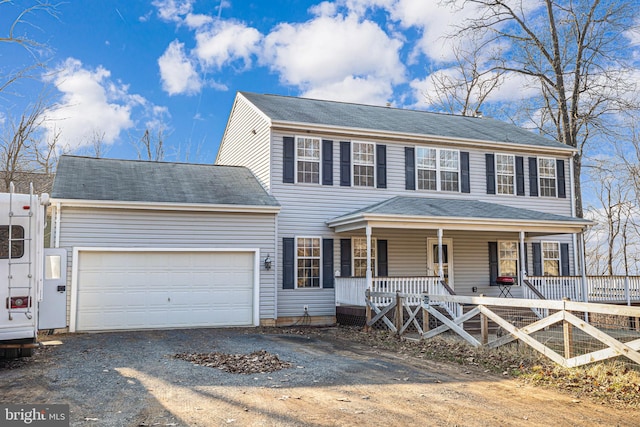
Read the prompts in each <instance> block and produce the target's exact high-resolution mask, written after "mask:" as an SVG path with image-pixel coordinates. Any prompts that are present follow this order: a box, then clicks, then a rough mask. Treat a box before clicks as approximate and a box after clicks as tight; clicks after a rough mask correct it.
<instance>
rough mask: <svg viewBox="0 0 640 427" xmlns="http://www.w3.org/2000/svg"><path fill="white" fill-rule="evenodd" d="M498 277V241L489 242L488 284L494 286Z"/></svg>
mask: <svg viewBox="0 0 640 427" xmlns="http://www.w3.org/2000/svg"><path fill="white" fill-rule="evenodd" d="M497 279H498V242H489V285H491V286H495V285H496V280H497Z"/></svg>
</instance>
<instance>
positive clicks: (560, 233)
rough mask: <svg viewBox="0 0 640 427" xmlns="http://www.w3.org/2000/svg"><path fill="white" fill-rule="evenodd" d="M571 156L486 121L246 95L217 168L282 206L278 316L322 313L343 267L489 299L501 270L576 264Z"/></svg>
mask: <svg viewBox="0 0 640 427" xmlns="http://www.w3.org/2000/svg"><path fill="white" fill-rule="evenodd" d="M574 153H575V150H574V149H572V148H571V147H568V146H566V145H562V144H559V143H557V142H554V141H550V140H548V139H546V138H543V137H541V136H539V135H536V134H534V133H532V132H529V131H527V130H525V129H522V128H519V127H517V126H514V125H510V124H507V123H503V122H500V121H497V120H493V119H490V118H478V117H463V116H455V115H447V114H434V113H429V112H423V111H411V110H403V109H394V108H387V107H376V106H367V105H358V104H349V103H341V102H331V101H321V100H312V99H303V98H294V97H285V96H277V95H260V94H255V93H245V92H240V93H238V94H237V96H236V99H235V102H234V104H233V108H232V110H231V114H230V117H229V120H228V123H227V127H226V131H225V133H224V137H223V140H222V143H221V146H220V150H219V152H218V156H217V159H216V164H218V165H237V166H245V167H247V168H249V169H250V170H251V171H252V172H253V173H254V174H255V176H256V177H257V178H258V180H259V181H260V183H261V184H262V185H263V187H264V188H265V189H266V190H267V192H268V193H269V194H270V195H272V196H274V197H275V198H276V199H277V200H278V202H279V203H280V205H281V210H280V212H279V213H278V215H277V236H276V241H277V250H276V254H275V257H274V265H275V274H276V277H275V282H276V284H277V285H276V287H277V300H276V307H275V312H276V319H277V323H278V324H293V323H296V322H300V318H301V316H303V315H308V316H310V317H311V318H312V320H310V321H312V322H316V323H330V322H332V319H333V317H334V316H335V292H336V290H335V286H336V284H340V286H355V283H357V280H353V281H350V280H345V279H344V278H345V277H348V278H358V277H361V278H365V279H364V280H366V281H367V282H368V283H369V286H370V283H371V281H373V280H375V278H376V276H377V277H414V278H415V277H429V276H438V277H441V278H442V279H444V281H445V282H446V283H447V284H448V286H449V287H450V288H452V289H454V290H455V291H456V293H458V294H468V295H473V294H480V293H483V294H487V295H496V294H497V292H498V289H497V288H496V287H495V286H493V287H492V285H495V282H496V278H497V277H499V276H511V277H514V278H516V281H517V282H520V281H521V280H522V277H523V276H524V275H525V274H528V275H530V276H560V275H564V276H567V275H575V274H578V272H579V265H580V262H579V260H580V256H579V255H580V250H579V248H580V242H581V240H582V239H581V236H580V233H582V232H583V230H584V229H585V227H586V226H588V225H589V221H585V220H582V219H579V218H576V217H575V206H574V197H573V188H574V186H573V179H574V178H573V168H572V156H573V155H574ZM367 272H369V273H370V274H367ZM336 276H338V277H339V279H338V280H335V277H336ZM360 282H362V279H361V280H360ZM365 283H366V282H365ZM511 293H512V294H514V295H515V296H518V295H519V294H520V292H519V288H518V287H514V288H513V289H511ZM362 298H364V295H363V296H362Z"/></svg>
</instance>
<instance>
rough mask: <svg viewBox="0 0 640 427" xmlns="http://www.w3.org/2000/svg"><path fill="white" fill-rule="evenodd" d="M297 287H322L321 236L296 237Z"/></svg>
mask: <svg viewBox="0 0 640 427" xmlns="http://www.w3.org/2000/svg"><path fill="white" fill-rule="evenodd" d="M296 246H297V250H296V260H297V269H296V271H297V279H296V283H297V287H298V288H319V287H320V238H319V237H298V238H297V239H296Z"/></svg>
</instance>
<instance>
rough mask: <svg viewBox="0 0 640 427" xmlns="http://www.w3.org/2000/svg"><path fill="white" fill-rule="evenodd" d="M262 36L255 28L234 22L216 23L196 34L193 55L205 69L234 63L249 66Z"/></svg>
mask: <svg viewBox="0 0 640 427" xmlns="http://www.w3.org/2000/svg"><path fill="white" fill-rule="evenodd" d="M261 39H262V34H260V32H259V31H258V30H256V29H255V28H251V27H247V26H246V25H245V24H243V23H239V22H235V21H216V22H215V23H214V24H213V25H211V26H210V27H208V28H207V29H202V30H200V31H198V32H197V33H196V47H195V49H194V53H195V55H196V56H197V58H198V60H199V61H200V62H202V64H203V65H204V66H206V67H215V68H220V67H222V66H223V65H229V64H231V63H233V62H236V61H241V62H243V63H244V66H245V67H249V66H251V63H252V59H251V58H252V56H253V55H254V54H256V52H257V51H258V44H259V43H260V41H261Z"/></svg>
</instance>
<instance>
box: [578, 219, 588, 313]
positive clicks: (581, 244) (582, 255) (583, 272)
mask: <svg viewBox="0 0 640 427" xmlns="http://www.w3.org/2000/svg"><path fill="white" fill-rule="evenodd" d="M578 241H579V244H578V246H579V248H578V250H579V252H580V275H581V276H582V300H583V301H584V302H589V288H588V286H587V263H586V261H585V253H584V232H582V233H580V234H579V235H578ZM586 316H587V313H585V317H586Z"/></svg>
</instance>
